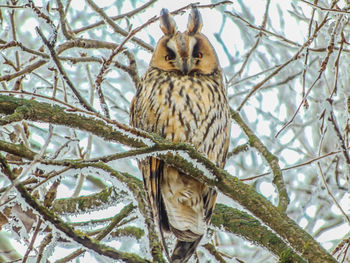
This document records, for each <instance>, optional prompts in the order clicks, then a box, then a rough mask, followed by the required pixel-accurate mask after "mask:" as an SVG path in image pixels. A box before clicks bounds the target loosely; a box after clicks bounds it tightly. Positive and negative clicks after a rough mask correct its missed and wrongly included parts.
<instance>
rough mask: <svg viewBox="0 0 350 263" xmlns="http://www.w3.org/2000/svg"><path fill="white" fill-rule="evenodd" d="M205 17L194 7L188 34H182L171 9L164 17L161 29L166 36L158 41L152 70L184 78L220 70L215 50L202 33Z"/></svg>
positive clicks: (164, 11) (161, 20) (161, 18)
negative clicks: (172, 72)
mask: <svg viewBox="0 0 350 263" xmlns="http://www.w3.org/2000/svg"><path fill="white" fill-rule="evenodd" d="M202 25H203V22H202V17H201V15H200V13H199V11H198V9H197V8H196V7H192V10H191V14H190V16H189V19H188V24H187V30H186V31H185V32H183V33H182V32H179V31H177V28H176V23H175V21H174V19H173V18H172V17H171V15H170V14H169V12H168V10H167V9H162V11H161V14H160V28H161V30H162V31H163V33H164V36H163V37H162V38H161V39H160V40H159V41H158V44H157V47H156V49H155V51H154V53H153V57H152V60H151V66H153V67H156V68H159V69H162V70H165V71H177V72H179V73H182V74H185V75H187V74H190V73H193V72H199V73H202V74H211V73H213V72H214V71H217V70H219V69H220V66H219V61H218V58H217V55H216V53H215V50H214V48H213V46H212V45H211V44H210V42H209V40H208V39H207V37H206V36H204V35H203V34H202V33H201V32H200V31H201V29H202Z"/></svg>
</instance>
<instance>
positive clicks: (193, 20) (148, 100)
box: [130, 7, 231, 263]
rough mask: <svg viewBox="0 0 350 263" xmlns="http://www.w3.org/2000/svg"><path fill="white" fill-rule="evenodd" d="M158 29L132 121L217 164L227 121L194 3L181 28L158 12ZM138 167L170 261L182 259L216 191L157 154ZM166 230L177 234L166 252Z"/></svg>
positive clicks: (216, 69) (217, 71) (214, 61)
mask: <svg viewBox="0 0 350 263" xmlns="http://www.w3.org/2000/svg"><path fill="white" fill-rule="evenodd" d="M160 28H161V30H162V31H163V33H164V36H162V37H161V38H160V40H159V41H158V43H157V46H156V48H155V50H154V53H153V56H152V59H151V62H150V65H149V68H148V70H147V71H146V73H145V74H144V76H143V77H142V78H141V81H140V83H139V85H138V87H137V92H136V95H135V97H134V98H133V100H132V103H131V108H130V124H131V125H132V126H134V127H136V128H139V129H142V130H145V131H148V132H153V133H157V134H159V135H160V136H162V137H164V138H165V139H167V140H170V141H172V142H187V143H190V144H192V145H193V146H194V147H195V148H196V149H197V151H198V152H200V153H202V154H203V155H205V156H206V157H208V158H209V159H210V160H211V161H212V162H214V163H215V164H216V165H217V166H219V167H221V168H223V167H224V165H225V160H226V155H227V150H228V145H229V135H230V126H231V125H230V115H229V105H228V101H227V96H226V88H225V86H224V85H223V80H222V71H221V68H220V65H219V62H218V57H217V55H216V53H215V50H214V48H213V46H212V45H211V43H210V42H209V40H208V39H207V38H206V37H205V36H204V35H203V34H202V33H201V29H202V18H201V15H200V13H199V11H198V9H197V8H196V7H193V8H192V10H191V13H190V16H189V20H188V25H187V30H186V31H185V32H183V33H182V32H180V31H178V30H177V27H176V24H175V21H174V19H173V18H172V17H171V15H170V14H169V12H168V11H167V10H166V9H163V10H162V11H161V15H160ZM139 167H140V170H141V172H142V175H143V181H144V186H145V190H146V193H147V199H148V203H149V206H150V210H151V216H152V218H153V219H154V221H155V222H156V223H157V225H158V226H159V231H160V235H161V240H162V243H163V246H164V249H165V252H166V255H167V257H168V260H169V261H170V262H179V263H180V262H187V261H188V260H189V259H190V257H191V256H192V254H193V253H194V251H195V250H196V247H197V246H198V244H199V242H200V240H201V238H202V236H203V235H204V234H205V232H206V229H207V226H208V224H209V222H210V218H211V215H212V212H213V209H214V206H215V201H216V197H217V192H216V190H215V189H213V188H212V187H209V186H208V185H206V184H204V183H201V182H200V181H198V180H196V179H195V178H193V177H191V176H189V175H187V174H184V173H182V172H180V171H179V170H177V169H176V167H172V166H170V165H168V164H166V163H164V161H162V160H159V159H157V158H155V157H148V158H146V159H143V160H141V161H139ZM192 176H195V175H192ZM165 233H168V234H170V235H171V234H173V235H175V236H176V239H177V240H176V243H175V247H174V249H173V252H172V255H171V256H170V255H169V252H168V251H169V250H168V248H167V245H166V244H165V242H164V240H165V239H164V236H165ZM168 234H166V235H168Z"/></svg>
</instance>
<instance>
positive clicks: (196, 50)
mask: <svg viewBox="0 0 350 263" xmlns="http://www.w3.org/2000/svg"><path fill="white" fill-rule="evenodd" d="M192 57H194V58H202V57H203V53H202V52H199V44H198V43H197V44H196V45H195V46H194V47H193V51H192Z"/></svg>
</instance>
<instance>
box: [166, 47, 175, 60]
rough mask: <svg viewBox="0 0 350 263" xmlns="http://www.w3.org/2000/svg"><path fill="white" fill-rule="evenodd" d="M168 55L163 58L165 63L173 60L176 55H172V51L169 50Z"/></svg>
mask: <svg viewBox="0 0 350 263" xmlns="http://www.w3.org/2000/svg"><path fill="white" fill-rule="evenodd" d="M167 52H168V54H167V55H166V56H165V57H164V59H165V61H170V60H173V59H175V57H176V55H175V53H174V51H172V50H171V49H170V48H169V49H167Z"/></svg>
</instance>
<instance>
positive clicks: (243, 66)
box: [227, 0, 271, 84]
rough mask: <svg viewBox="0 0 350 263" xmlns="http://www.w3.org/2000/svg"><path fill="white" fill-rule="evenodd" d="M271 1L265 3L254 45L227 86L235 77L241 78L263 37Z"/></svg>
mask: <svg viewBox="0 0 350 263" xmlns="http://www.w3.org/2000/svg"><path fill="white" fill-rule="evenodd" d="M270 3H271V0H267V1H266V7H265V13H264V18H263V22H262V24H261V27H260V28H261V30H260V31H259V33H258V36H257V39H256V41H255V44H254V45H253V46H252V47H251V49H250V50H249V51H248V52H247V54H246V55H245V59H244V61H243V63H242V66H241V68H240V69H239V70H238V71H237V73H235V74H234V75H233V76H232V77H231V79H230V80H229V81H228V82H227V84H229V83H230V82H231V81H232V80H233V79H235V78H236V77H237V76H239V77H240V76H241V74H242V72H243V70H244V68H245V67H246V65H247V63H248V60H249V58H250V56H251V55H252V54H253V53H254V51H255V50H256V48H257V47H258V45H259V43H260V40H261V37H262V36H263V33H262V30H264V29H265V27H266V24H267V18H268V11H269V6H270Z"/></svg>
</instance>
